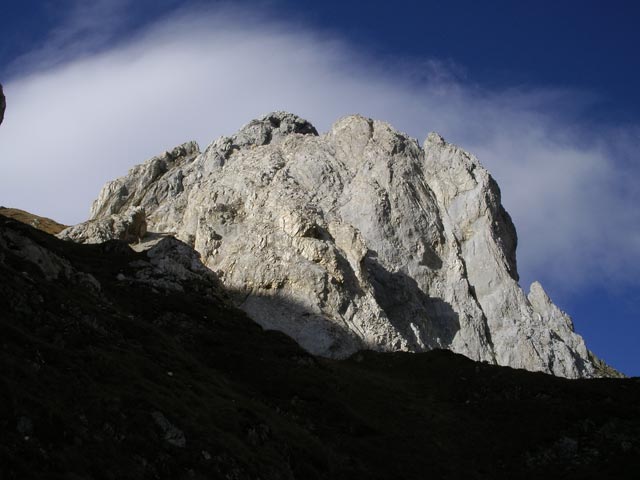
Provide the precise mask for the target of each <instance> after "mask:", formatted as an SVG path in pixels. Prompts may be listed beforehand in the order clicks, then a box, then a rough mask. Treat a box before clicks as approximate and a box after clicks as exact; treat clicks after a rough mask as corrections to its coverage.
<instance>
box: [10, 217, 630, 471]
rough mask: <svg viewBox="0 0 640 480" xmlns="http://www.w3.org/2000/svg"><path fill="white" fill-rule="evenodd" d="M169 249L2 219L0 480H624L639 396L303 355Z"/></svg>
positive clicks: (454, 359)
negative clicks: (77, 239) (82, 238)
mask: <svg viewBox="0 0 640 480" xmlns="http://www.w3.org/2000/svg"><path fill="white" fill-rule="evenodd" d="M182 245H183V244H182ZM182 245H181V244H178V243H176V244H172V243H171V241H170V240H167V241H166V243H164V244H163V245H162V246H161V247H162V248H163V249H164V250H156V251H155V253H158V254H159V252H166V256H164V257H163V256H159V255H158V256H156V258H155V260H154V261H156V260H157V262H158V263H156V264H155V265H154V264H151V262H152V260H153V259H151V258H150V257H149V256H148V255H147V254H145V253H137V252H134V251H132V250H131V249H130V248H129V246H128V245H126V244H125V243H123V242H119V241H112V242H108V243H105V244H99V245H80V244H74V243H71V242H63V241H61V240H58V239H56V238H55V237H53V236H51V235H48V234H46V233H44V232H41V231H37V230H35V229H33V228H31V227H29V226H28V225H23V224H20V223H18V222H16V221H13V220H9V219H6V218H5V217H2V216H0V478H2V479H41V478H52V479H73V478H87V479H114V478H125V479H128V478H131V479H133V478H176V479H191V478H195V479H205V478H206V479H210V478H215V479H217V478H220V479H230V478H231V479H237V480H244V479H255V478H262V479H265V480H271V479H274V480H275V479H367V480H371V479H397V478H403V479H424V478H429V477H430V478H480V479H495V478H558V477H562V478H636V477H637V472H638V469H639V468H640V410H639V408H640V380H639V379H621V380H619V379H595V380H566V379H562V378H556V377H552V376H549V375H545V374H541V373H530V372H525V371H522V370H513V369H511V368H505V367H498V366H493V365H488V364H482V363H476V362H473V361H471V360H469V359H467V358H465V357H463V356H461V355H455V354H453V353H451V352H448V351H443V350H437V351H432V352H428V353H422V354H408V353H374V352H369V351H364V352H359V353H357V354H355V355H354V356H353V357H351V358H349V359H346V360H342V361H337V360H329V359H325V358H318V357H314V356H312V355H310V354H308V353H307V352H305V351H304V350H302V349H301V348H300V347H299V346H298V345H297V344H296V343H295V342H293V341H292V340H291V339H290V338H288V337H287V336H285V335H284V334H282V333H278V332H274V331H265V330H263V329H262V328H260V327H259V326H258V325H257V324H255V323H254V322H252V321H251V320H250V319H249V318H248V317H247V316H246V314H244V313H243V312H242V311H240V310H238V309H237V308H235V307H234V306H233V305H232V304H231V302H230V301H229V296H228V293H227V292H226V291H225V290H224V289H222V288H221V287H220V286H219V285H218V284H216V283H215V282H214V283H212V282H210V281H208V280H207V278H209V277H208V276H207V275H208V274H206V273H204V272H201V273H202V275H203V277H202V278H201V279H200V278H199V277H198V275H195V274H194V275H190V274H188V272H186V273H185V271H182V270H181V269H180V268H177V266H176V265H175V264H173V263H168V264H166V262H170V261H173V260H175V259H173V260H172V258H171V255H173V254H174V253H175V250H174V246H175V248H177V249H182ZM177 260H179V259H177ZM163 262H164V263H163ZM185 264H186V265H187V266H188V265H191V263H190V262H187V263H185ZM163 265H165V266H167V265H168V267H167V268H165V270H162V268H164V267H163ZM169 267H170V268H169ZM185 268H187V267H185ZM187 270H188V268H187ZM193 272H195V273H198V272H199V270H197V269H196V270H193V271H192V273H193ZM181 275H182V277H181Z"/></svg>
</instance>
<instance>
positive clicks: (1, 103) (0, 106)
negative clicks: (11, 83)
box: [0, 85, 7, 123]
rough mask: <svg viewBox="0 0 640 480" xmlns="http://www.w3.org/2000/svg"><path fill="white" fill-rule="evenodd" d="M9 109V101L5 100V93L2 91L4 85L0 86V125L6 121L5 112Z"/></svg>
mask: <svg viewBox="0 0 640 480" xmlns="http://www.w3.org/2000/svg"><path fill="white" fill-rule="evenodd" d="M6 107H7V101H6V99H5V98H4V92H3V91H2V85H0V123H2V121H3V120H4V110H5V108H6Z"/></svg>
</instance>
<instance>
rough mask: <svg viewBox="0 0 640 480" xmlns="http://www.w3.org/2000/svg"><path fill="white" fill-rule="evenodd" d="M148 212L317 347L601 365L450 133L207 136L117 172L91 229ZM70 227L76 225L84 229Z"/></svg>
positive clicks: (273, 321)
mask: <svg viewBox="0 0 640 480" xmlns="http://www.w3.org/2000/svg"><path fill="white" fill-rule="evenodd" d="M138 207H142V208H144V210H145V212H146V224H147V228H148V229H149V230H150V231H152V232H163V233H171V234H173V235H175V236H176V237H177V238H178V239H180V240H182V241H184V242H185V243H187V244H189V245H191V246H193V247H194V248H195V249H196V250H197V251H198V252H199V253H200V254H201V257H202V261H203V262H204V264H205V265H207V266H208V267H209V268H210V269H212V270H213V271H214V272H216V273H217V274H218V276H219V278H220V280H221V281H222V282H223V284H224V285H225V286H226V287H227V288H228V289H231V290H232V291H233V292H234V297H235V301H236V303H237V304H238V305H239V306H240V307H241V308H242V309H243V310H245V311H246V312H247V313H248V314H249V315H250V316H251V317H252V318H253V319H254V320H255V321H257V322H258V323H260V324H261V325H263V326H264V327H265V328H268V329H276V330H280V331H283V332H285V333H287V334H288V335H290V336H291V337H293V338H294V339H295V340H296V341H298V342H299V344H300V345H302V346H303V347H304V348H305V349H307V350H308V351H310V352H311V353H314V354H319V355H324V356H330V357H338V358H340V357H345V356H348V355H350V354H352V353H354V352H355V351H357V350H358V349H362V348H367V349H373V350H378V351H387V350H405V351H416V352H418V351H425V350H432V349H436V348H446V349H450V350H453V351H454V352H457V353H462V354H464V355H466V356H468V357H470V358H472V359H475V360H482V361H487V362H490V363H497V364H500V365H509V366H512V367H517V368H525V369H528V370H533V371H543V372H548V373H552V374H555V375H559V376H564V377H572V378H574V377H590V376H595V375H597V374H598V370H597V368H596V367H595V363H594V361H593V360H592V358H591V354H590V352H588V350H587V349H586V347H585V344H584V341H583V340H582V338H581V337H580V336H579V335H577V334H576V333H574V331H573V326H572V323H571V320H570V318H569V317H568V316H567V315H566V314H565V313H563V312H561V311H560V310H559V309H558V308H557V307H556V306H555V305H553V303H552V302H551V301H550V300H549V298H548V297H547V295H546V294H545V292H544V290H543V289H542V287H541V286H540V285H539V284H537V283H535V284H534V285H532V287H531V292H530V293H529V295H528V296H527V295H526V294H525V293H524V292H523V290H522V289H521V288H520V286H519V285H518V273H517V266H516V244H517V237H516V231H515V228H514V226H513V224H512V222H511V219H510V217H509V215H508V214H507V212H506V211H505V210H504V208H503V207H502V205H501V200H500V190H499V188H498V185H497V184H496V182H495V181H494V180H493V178H492V177H491V176H490V174H489V173H488V172H487V170H486V169H484V168H483V167H482V165H481V164H480V162H479V161H478V160H477V159H476V158H475V157H473V156H472V155H470V154H469V153H467V152H465V151H464V150H462V149H460V148H458V147H456V146H454V145H451V144H449V143H447V142H445V140H444V139H443V138H442V137H440V136H439V135H437V134H433V133H432V134H430V135H429V136H428V137H427V139H426V140H425V142H424V144H423V146H421V145H420V144H419V143H418V142H417V141H416V140H414V139H412V138H410V137H408V136H407V135H405V134H403V133H401V132H398V131H397V130H395V129H393V128H392V127H391V126H390V125H388V124H386V123H384V122H380V121H375V120H370V119H367V118H364V117H361V116H358V115H355V116H349V117H346V118H343V119H341V120H339V121H338V122H336V123H335V124H334V125H333V126H332V128H331V130H330V131H329V132H328V133H326V134H323V135H318V133H317V131H316V129H315V128H314V127H313V126H312V125H311V124H310V123H308V122H307V121H305V120H302V119H300V118H298V117H296V116H294V115H292V114H289V113H281V112H276V113H272V114H270V115H267V116H265V117H263V118H261V119H258V120H254V121H252V122H251V123H249V124H248V125H247V126H245V127H244V128H242V129H241V130H240V131H239V132H238V133H237V134H235V135H234V136H232V137H221V138H219V139H217V140H216V141H214V142H213V143H212V144H211V145H209V146H208V147H207V148H206V149H205V151H204V152H202V153H200V152H199V150H198V146H197V145H196V144H195V143H194V142H190V143H186V144H184V145H182V146H180V147H177V148H176V149H174V150H173V151H171V152H167V153H165V154H164V155H161V156H158V157H154V158H152V159H150V160H148V161H147V162H145V163H143V164H141V165H138V166H136V167H134V168H133V169H132V170H131V171H130V172H129V174H128V175H127V176H125V177H123V178H119V179H117V180H114V181H112V182H109V183H108V184H107V185H106V186H105V187H104V188H103V189H102V191H101V192H100V195H99V197H98V199H97V200H96V201H95V202H94V204H93V206H92V208H91V220H90V221H89V222H88V223H86V224H84V226H82V225H81V226H78V227H73V229H72V230H71V231H67V233H66V234H65V233H64V232H63V235H62V236H63V237H66V238H71V239H74V240H79V241H88V239H90V240H89V241H93V240H94V239H99V238H102V237H101V236H100V235H97V236H96V235H95V228H94V227H92V225H96V222H97V223H98V224H102V223H103V222H110V221H111V220H109V219H111V218H113V215H121V214H123V213H124V212H127V211H130V210H129V209H131V208H138ZM70 232H73V234H71V233H70Z"/></svg>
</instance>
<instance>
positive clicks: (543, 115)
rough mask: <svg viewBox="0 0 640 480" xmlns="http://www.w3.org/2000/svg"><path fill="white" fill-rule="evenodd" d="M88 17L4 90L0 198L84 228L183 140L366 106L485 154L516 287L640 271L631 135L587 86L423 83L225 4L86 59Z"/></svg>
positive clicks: (405, 69) (329, 118) (318, 36)
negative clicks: (498, 87)
mask: <svg viewBox="0 0 640 480" xmlns="http://www.w3.org/2000/svg"><path fill="white" fill-rule="evenodd" d="M92 15H95V12H83V15H82V16H81V20H76V23H75V25H76V27H73V26H68V25H67V26H65V27H61V28H60V29H59V31H58V33H57V34H56V35H57V37H55V36H54V38H59V39H61V40H59V41H58V43H56V42H53V46H49V47H48V50H47V51H49V52H55V55H56V56H55V58H56V61H55V62H54V64H48V67H47V68H45V69H42V63H41V59H42V58H43V56H46V55H43V52H42V51H41V52H34V53H33V54H32V55H29V56H27V57H25V58H26V59H27V60H25V59H23V61H22V71H23V73H22V74H20V75H19V76H16V77H15V78H13V79H12V80H10V81H9V82H8V84H6V85H5V93H6V95H7V98H8V109H7V113H6V118H5V123H4V124H3V125H2V127H1V128H0V159H2V162H3V175H2V177H1V178H0V203H2V204H4V205H7V206H16V207H20V208H24V209H27V210H31V211H33V212H35V213H39V214H42V215H47V216H50V217H52V218H55V219H56V220H59V221H63V222H67V223H75V222H78V221H81V220H83V219H85V218H86V214H87V212H88V208H89V205H90V203H91V201H92V199H93V198H95V196H96V195H97V193H98V191H99V189H100V187H101V186H102V184H103V183H104V182H105V181H107V180H109V179H111V178H114V177H117V176H120V175H123V174H124V173H126V171H127V169H128V168H129V167H131V166H133V165H134V164H136V163H140V162H141V161H143V160H145V159H146V158H148V157H150V156H152V155H154V154H156V153H159V152H161V151H162V150H163V149H167V148H170V147H172V146H174V145H176V144H179V143H182V142H183V141H186V140H190V139H196V140H198V142H199V143H200V144H201V147H204V146H205V145H206V144H208V143H209V142H210V141H212V140H213V139H214V138H215V137H218V136H220V135H222V134H230V133H232V132H233V131H235V130H236V129H237V128H239V127H240V126H241V125H242V124H244V123H246V122H247V121H249V120H250V119H252V118H255V117H256V116H259V115H261V114H263V113H266V112H269V111H272V110H289V111H293V112H294V113H297V114H299V115H301V116H303V117H305V118H307V119H309V120H310V121H311V122H312V123H314V124H315V125H316V127H317V128H318V129H319V130H326V129H327V128H328V127H329V125H330V124H331V123H332V122H333V121H334V120H336V119H337V118H339V117H340V116H342V115H345V114H349V113H355V112H358V113H362V114H364V115H367V116H371V117H374V118H379V119H384V120H386V121H388V122H389V123H391V124H393V125H394V126H396V127H397V128H399V129H400V130H403V131H406V132H408V133H409V134H411V135H412V136H415V137H418V138H420V139H422V138H424V137H425V136H426V134H427V132H428V131H430V130H436V131H439V132H441V133H442V134H443V135H445V137H446V138H447V139H448V140H450V141H452V142H454V143H458V144H460V145H462V146H464V147H465V148H467V149H468V150H470V151H471V152H472V153H474V154H476V155H477V156H478V157H479V158H480V160H481V161H482V162H483V164H484V165H485V166H487V167H488V168H489V170H490V171H491V172H492V173H493V174H494V176H495V177H496V178H497V180H498V182H499V184H500V186H501V188H502V191H503V200H504V204H505V206H506V208H507V209H508V210H509V212H510V213H511V214H512V217H513V218H514V221H515V223H516V227H517V229H518V232H519V237H520V248H519V255H518V258H519V263H520V271H521V273H522V276H523V283H528V282H529V281H530V280H532V279H533V278H534V277H536V278H541V277H542V279H543V280H545V281H547V282H551V283H552V284H553V285H555V286H556V287H558V288H560V287H563V288H570V287H572V286H577V285H580V284H582V282H588V283H594V282H595V283H606V282H612V281H613V282H616V281H620V282H629V281H631V280H633V281H637V280H635V279H634V278H633V274H634V273H635V272H633V269H634V265H638V264H639V262H640V245H639V243H640V218H639V214H638V211H637V208H636V206H637V205H638V200H639V198H638V197H639V196H640V195H639V192H638V188H637V187H635V182H634V177H635V176H637V175H638V173H640V168H639V167H638V164H637V163H635V164H634V161H635V158H634V157H633V155H634V152H633V149H634V147H636V148H637V139H638V135H637V132H638V130H637V129H636V130H634V129H633V128H622V127H619V128H617V129H614V128H609V127H607V128H602V129H595V128H592V127H591V126H589V125H588V124H585V123H581V121H580V114H581V109H583V108H586V107H587V106H588V104H589V102H590V101H592V98H590V97H589V96H588V95H584V94H582V93H580V92H571V91H554V90H549V89H539V90H532V89H529V90H519V89H511V90H505V91H487V90H484V89H482V88H480V87H478V86H475V85H472V84H470V83H469V82H462V81H457V80H456V78H457V76H456V73H455V68H453V69H452V68H448V67H443V66H442V64H440V63H438V62H434V61H428V62H426V63H422V64H420V68H421V69H423V71H424V69H425V67H426V70H427V71H428V79H427V80H426V81H424V79H420V74H419V72H417V71H416V70H417V69H416V67H415V66H409V63H408V62H406V61H402V60H399V61H391V60H389V59H373V58H370V57H367V55H366V54H365V53H363V52H357V51H354V49H352V48H350V47H349V45H346V44H344V43H342V42H341V41H340V40H339V39H336V38H330V37H329V36H328V34H327V33H326V32H314V31H310V30H304V29H302V28H301V27H295V28H294V27H292V26H291V25H287V24H286V23H282V22H275V21H272V20H269V19H265V18H260V17H259V16H255V15H254V16H249V15H247V14H246V12H240V11H233V10H229V9H226V10H217V11H214V10H209V11H206V12H202V11H201V12H198V13H197V14H193V12H191V13H189V12H182V13H181V14H176V15H174V16H172V17H171V18H168V19H165V20H164V21H162V22H160V23H157V24H156V25H155V26H154V27H153V28H151V29H149V30H147V31H146V32H144V33H143V34H141V35H138V36H136V37H134V38H130V39H128V40H126V41H124V42H119V43H116V44H115V46H113V47H112V48H102V49H101V50H100V51H99V53H94V54H92V55H86V52H84V53H85V54H83V55H79V54H78V52H79V51H82V49H78V48H75V47H74V48H71V47H68V45H69V39H70V38H73V39H75V40H74V42H77V41H78V40H77V32H79V31H84V30H82V29H83V28H84V26H86V25H89V27H87V28H90V26H91V25H92ZM105 15H106V14H105ZM108 18H110V19H111V20H110V22H113V21H114V20H113V18H112V17H108ZM78 25H80V27H82V28H81V29H80V30H78V28H79V27H78ZM74 28H76V29H75V30H74ZM100 35H101V37H100V38H107V37H108V35H106V34H105V33H104V31H101V32H100ZM74 45H75V43H74ZM39 59H40V60H39ZM25 65H26V67H25ZM27 67H28V68H27ZM28 72H31V73H28ZM623 158H626V159H627V160H628V161H627V163H623V162H621V159H623Z"/></svg>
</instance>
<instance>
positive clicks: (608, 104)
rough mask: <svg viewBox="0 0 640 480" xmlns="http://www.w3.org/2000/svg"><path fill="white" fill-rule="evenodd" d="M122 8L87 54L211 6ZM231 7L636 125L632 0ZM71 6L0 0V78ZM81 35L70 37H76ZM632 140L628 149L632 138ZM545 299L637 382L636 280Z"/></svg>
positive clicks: (638, 37)
mask: <svg viewBox="0 0 640 480" xmlns="http://www.w3.org/2000/svg"><path fill="white" fill-rule="evenodd" d="M117 1H119V0H113V2H117ZM86 3H92V2H86ZM129 3H131V6H128V7H127V15H126V17H124V18H123V17H119V18H118V21H117V22H116V23H115V24H114V25H111V27H110V28H108V29H106V30H105V33H104V37H103V38H101V39H100V41H96V42H95V43H93V44H90V45H87V48H88V49H89V50H91V49H95V50H99V49H104V48H109V46H111V45H112V44H113V43H114V42H115V41H122V40H123V38H126V37H128V36H131V35H133V34H134V33H135V32H136V31H137V30H138V29H140V28H141V27H144V26H145V25H148V24H149V23H151V22H153V21H154V20H156V19H157V18H159V17H162V16H163V15H166V14H170V13H171V12H172V11H173V10H174V9H175V8H177V7H180V6H182V5H183V4H185V3H188V4H195V3H198V4H203V5H208V4H216V3H218V2H206V1H200V2H179V1H175V0H156V1H151V0H140V1H136V2H129ZM237 3H241V4H243V5H245V6H247V7H248V8H249V9H255V10H256V11H265V12H268V14H269V15H270V16H272V17H275V18H281V19H284V20H286V21H287V22H289V23H290V24H296V25H299V27H300V28H302V29H304V28H313V29H314V30H315V31H316V32H321V33H322V32H325V33H326V36H327V37H337V38H340V39H342V40H343V41H345V42H347V43H349V44H350V45H352V46H354V47H355V48H356V49H359V50H360V51H362V52H364V53H365V54H367V55H369V56H370V57H372V58H376V59H377V60H378V61H380V62H381V64H383V65H385V64H388V65H389V68H394V67H392V66H393V65H396V63H395V62H396V61H397V60H398V59H401V60H402V61H403V62H405V63H407V62H408V63H412V64H414V65H415V70H414V71H415V75H416V76H417V77H418V79H417V80H419V77H420V74H421V73H420V72H421V67H420V66H421V65H422V64H423V63H424V64H425V65H426V62H428V61H431V60H434V59H436V60H437V61H439V62H442V63H443V64H445V65H447V66H448V67H449V70H450V71H451V72H453V74H454V75H455V76H456V77H458V78H459V79H461V80H462V81H464V82H466V83H467V84H471V85H477V86H478V87H479V88H483V89H510V88H520V89H522V88H525V89H526V88H527V87H531V88H540V87H545V88H550V89H566V90H568V91H571V92H572V94H574V95H583V96H584V97H585V98H589V99H590V100H589V107H588V108H587V109H586V110H585V109H584V108H583V109H581V111H580V115H581V118H580V121H581V122H582V123H589V124H592V125H594V127H597V126H598V125H600V124H606V125H607V126H608V127H611V126H612V125H613V126H623V125H631V126H637V125H640V88H639V86H640V60H639V58H640V55H638V52H637V50H638V47H639V46H640V28H638V25H639V24H640V2H635V1H606V2H605V1H577V0H575V1H561V2H558V1H537V2H517V1H492V2H477V1H472V0H469V1H447V2H431V1H402V0H396V1H393V2H389V1H377V0H374V1H367V2H344V1H341V2H337V1H323V2H299V1H297V2H294V1H287V0H281V1H270V2H252V1H243V2H236V4H237ZM79 4H82V2H79V1H76V2H72V1H64V0H60V1H53V0H52V1H44V0H43V1H25V0H22V1H18V0H15V1H14V0H4V1H3V2H2V12H1V17H0V31H1V32H2V41H1V42H0V81H2V82H3V83H5V82H7V80H8V79H11V78H12V77H15V76H17V75H19V73H20V65H21V63H20V62H17V63H16V59H18V58H19V57H21V56H22V55H25V54H27V53H29V52H31V51H33V50H35V49H39V48H42V47H44V46H46V43H47V41H48V39H50V38H51V36H50V35H51V30H52V29H55V28H56V27H57V26H58V25H60V23H61V22H63V20H64V18H65V17H66V16H67V14H68V12H69V10H70V9H71V6H72V5H76V7H77V5H79ZM90 28H94V27H90ZM86 34H87V32H82V31H77V32H74V33H73V35H74V36H75V37H77V39H82V38H83V37H84V36H86ZM73 40H74V39H70V40H69V43H73ZM76 43H81V42H76ZM427 70H428V69H427V68H426V67H425V72H426V71H427ZM426 75H427V73H425V76H426ZM310 94H311V93H310ZM9 108H11V98H9ZM558 108H559V110H562V108H563V107H562V106H559V107H558ZM557 113H558V114H562V112H561V111H560V112H557ZM8 114H10V111H9V112H8ZM247 120H248V119H247ZM230 127H231V128H236V127H237V125H232V126H230ZM632 131H633V130H632ZM637 131H638V130H636V132H637ZM632 140H633V139H632ZM635 141H636V142H637V143H638V144H640V139H637V138H636V139H635ZM639 150H640V149H639ZM140 160H142V159H140ZM622 160H624V161H627V162H637V161H638V159H637V158H625V159H621V161H622ZM16 206H17V207H19V206H20V205H16ZM620 234H624V233H622V232H621V233H620ZM606 248H607V246H606V245H603V249H606ZM550 293H551V294H552V297H553V299H554V300H555V301H556V303H558V304H559V305H560V306H561V307H562V308H563V309H565V310H567V311H568V312H569V313H570V314H571V315H572V317H573V319H574V322H575V325H576V329H577V331H578V332H579V333H581V334H582V335H583V336H584V337H585V338H586V340H587V345H588V347H589V348H591V349H592V350H593V351H595V352H596V353H597V354H599V355H601V356H602V357H604V358H605V360H607V361H608V362H610V363H611V364H612V365H613V366H615V367H617V368H619V369H621V370H622V371H623V372H625V373H627V374H630V375H640V348H638V346H637V345H638V342H639V341H640V321H639V320H640V319H639V318H638V306H640V287H638V282H637V281H636V282H632V283H628V284H625V285H616V286H615V287H612V288H609V287H608V286H607V285H604V284H602V282H595V281H594V282H593V286H592V287H589V288H584V289H582V290H581V291H579V292H575V291H574V292H567V291H558V292H550Z"/></svg>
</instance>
